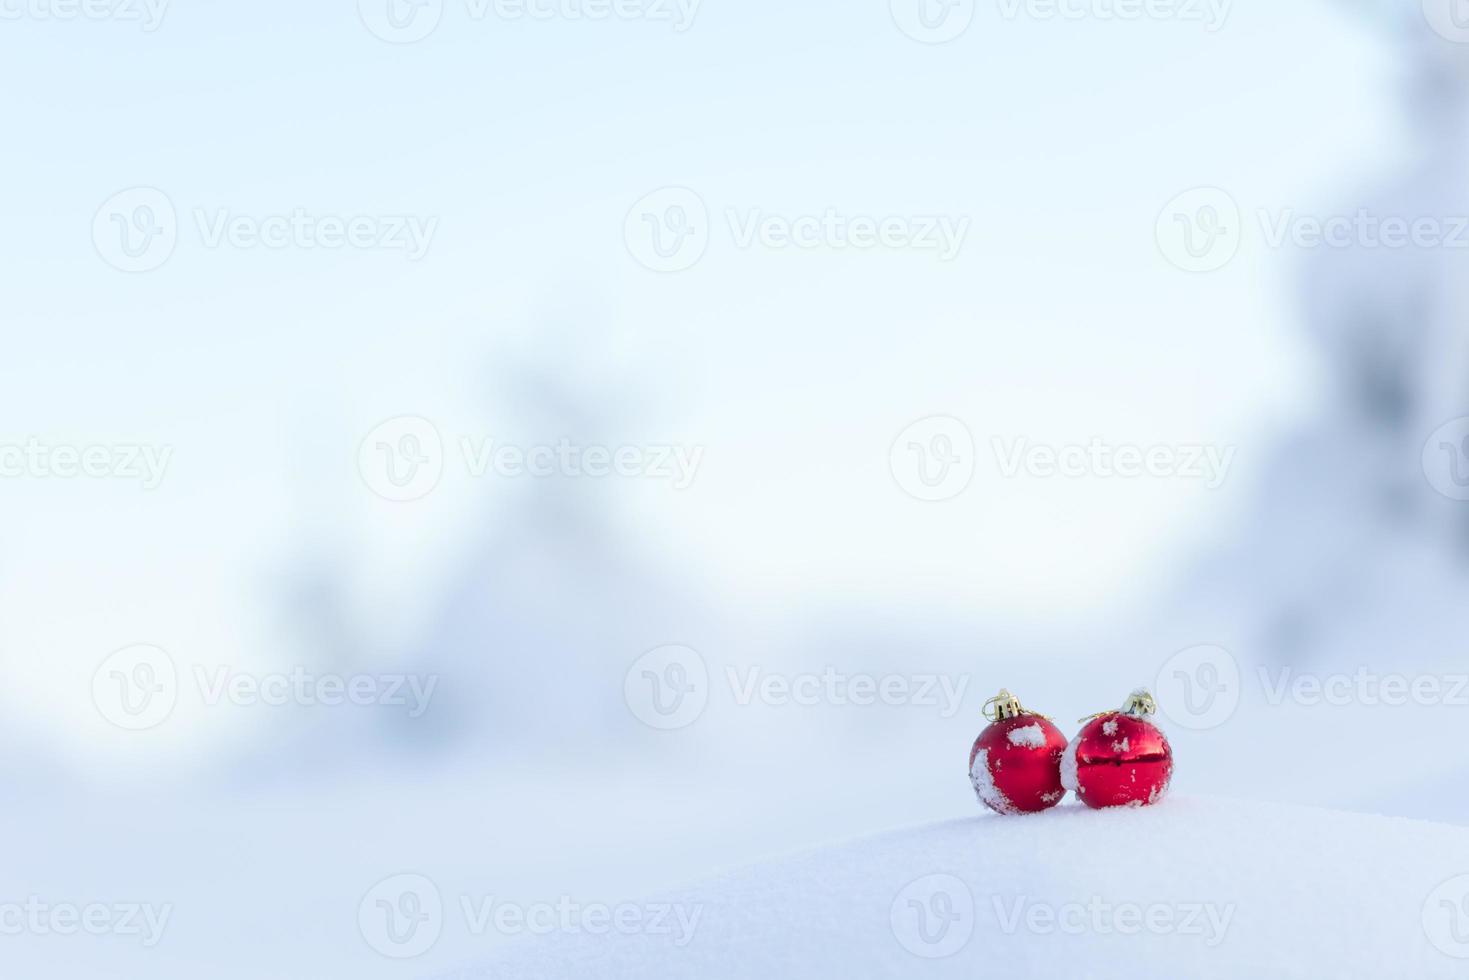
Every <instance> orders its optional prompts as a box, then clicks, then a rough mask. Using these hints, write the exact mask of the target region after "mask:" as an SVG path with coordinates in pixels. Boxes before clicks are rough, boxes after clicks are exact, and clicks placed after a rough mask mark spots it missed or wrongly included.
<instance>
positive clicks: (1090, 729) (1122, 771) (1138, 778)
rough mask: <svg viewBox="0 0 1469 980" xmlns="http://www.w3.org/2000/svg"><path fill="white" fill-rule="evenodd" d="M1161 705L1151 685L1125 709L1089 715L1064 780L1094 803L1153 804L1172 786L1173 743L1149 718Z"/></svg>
mask: <svg viewBox="0 0 1469 980" xmlns="http://www.w3.org/2000/svg"><path fill="white" fill-rule="evenodd" d="M1155 710H1156V707H1155V705H1154V702H1153V696H1152V695H1151V694H1149V693H1148V692H1147V691H1135V692H1133V694H1132V695H1131V696H1130V697H1129V698H1128V699H1127V704H1126V705H1125V706H1124V707H1123V708H1122V710H1121V711H1106V712H1103V713H1102V714H1100V715H1095V716H1093V717H1092V718H1090V719H1088V720H1087V721H1086V723H1085V724H1084V725H1083V726H1082V728H1081V731H1079V732H1077V734H1076V737H1075V738H1073V739H1072V740H1071V743H1070V744H1069V745H1067V746H1066V753H1065V757H1064V758H1063V760H1062V764H1061V772H1062V782H1063V783H1064V784H1065V786H1066V788H1067V789H1069V790H1071V791H1072V792H1073V793H1075V794H1076V796H1077V799H1079V800H1081V802H1083V803H1085V804H1086V805H1087V806H1089V807H1092V808H1093V809H1096V810H1100V809H1103V808H1105V807H1113V806H1148V805H1150V804H1153V803H1157V802H1158V801H1159V800H1161V799H1162V798H1163V795H1164V794H1165V793H1167V792H1168V783H1169V781H1170V780H1171V779H1172V778H1173V749H1172V748H1170V747H1169V745H1168V737H1167V736H1166V735H1164V734H1163V730H1162V729H1161V728H1159V727H1158V726H1157V725H1155V724H1153V723H1152V722H1151V721H1148V716H1150V715H1152V714H1153V713H1154V711H1155Z"/></svg>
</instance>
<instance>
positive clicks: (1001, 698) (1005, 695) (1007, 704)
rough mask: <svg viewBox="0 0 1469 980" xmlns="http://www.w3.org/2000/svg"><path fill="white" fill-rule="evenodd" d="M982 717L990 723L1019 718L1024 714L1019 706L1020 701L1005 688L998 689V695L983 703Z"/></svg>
mask: <svg viewBox="0 0 1469 980" xmlns="http://www.w3.org/2000/svg"><path fill="white" fill-rule="evenodd" d="M981 710H983V711H984V716H985V717H986V718H987V719H989V720H990V721H1000V720H1001V719H1004V718H1019V717H1020V716H1021V715H1023V714H1025V709H1024V708H1023V707H1021V705H1020V699H1019V698H1017V697H1016V696H1015V695H1013V694H1011V693H1010V692H1009V691H1007V690H1006V689H1005V688H1003V687H1002V688H1000V693H999V694H996V695H995V696H994V697H992V698H990V699H989V700H988V701H986V702H985V703H984V708H983V709H981Z"/></svg>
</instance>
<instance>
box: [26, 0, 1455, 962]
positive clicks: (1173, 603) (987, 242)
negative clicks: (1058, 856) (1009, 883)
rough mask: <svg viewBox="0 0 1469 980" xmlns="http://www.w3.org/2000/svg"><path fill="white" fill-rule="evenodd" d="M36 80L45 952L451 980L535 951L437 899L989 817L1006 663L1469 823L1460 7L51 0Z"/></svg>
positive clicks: (37, 686)
mask: <svg viewBox="0 0 1469 980" xmlns="http://www.w3.org/2000/svg"><path fill="white" fill-rule="evenodd" d="M0 79H3V80H4V82H5V88H6V91H7V92H8V93H9V97H8V98H7V99H6V101H5V108H4V110H3V119H4V121H5V126H4V137H3V139H0V169H3V172H4V174H5V175H6V179H5V180H4V181H3V182H0V202H3V214H4V217H5V228H6V234H4V235H3V236H0V257H3V260H4V262H3V269H4V271H3V285H4V292H3V296H4V299H3V307H0V310H3V317H0V323H3V325H4V330H5V334H6V337H7V339H8V341H9V344H8V352H9V356H7V357H6V358H5V359H4V360H3V362H0V407H3V425H0V501H3V504H4V506H3V508H0V541H3V545H0V575H3V587H0V670H3V677H4V683H3V684H0V744H3V747H4V748H3V752H0V828H3V829H4V831H5V839H6V840H7V841H9V842H10V844H11V846H10V847H8V848H6V849H5V857H4V860H3V861H0V933H3V935H0V964H4V965H5V967H6V968H5V971H4V972H5V973H6V974H7V975H12V976H39V975H46V976H56V977H141V976H147V977H150V978H171V977H196V976H200V975H206V974H207V975H209V976H211V977H217V978H226V977H261V976H271V977H301V978H308V977H309V978H316V977H329V976H332V977H335V976H342V977H354V978H366V977H414V976H421V975H425V974H432V973H433V972H435V971H436V970H439V969H444V968H447V967H451V966H453V965H455V964H458V963H461V962H465V961H470V960H473V959H475V958H477V957H480V956H483V955H485V954H486V953H487V952H489V951H491V950H493V949H494V948H496V947H497V946H498V945H500V944H503V943H506V942H512V941H515V940H516V939H517V938H518V935H519V934H520V933H524V932H526V931H534V930H526V929H520V930H517V929H515V928H513V927H511V928H496V927H493V926H492V927H489V928H474V925H475V924H474V923H473V922H467V921H466V920H465V918H464V917H458V914H457V911H456V912H452V913H451V914H449V915H448V916H447V922H446V923H445V925H444V927H443V928H442V929H439V930H435V931H434V935H433V936H432V941H431V942H429V941H425V942H423V943H422V948H413V947H411V945H410V946H404V945H403V943H402V942H401V941H400V940H401V938H402V937H401V936H397V935H394V934H392V933H391V928H390V926H383V925H382V922H383V921H384V920H382V919H381V918H380V917H378V912H379V910H380V906H379V905H378V904H377V903H378V901H379V900H380V898H381V894H386V895H388V904H389V905H390V906H392V911H393V912H395V913H396V912H401V913H402V914H403V915H404V916H406V917H407V918H405V920H404V921H410V920H411V918H412V916H413V915H414V914H415V909H414V908H413V907H411V906H403V905H401V904H400V903H399V898H400V897H401V896H402V894H403V890H402V889H398V890H397V892H395V891H394V888H393V887H392V886H391V882H393V881H395V880H400V879H397V878H395V876H399V875H403V874H412V875H421V876H423V877H424V878H425V879H427V880H429V881H431V882H433V884H434V887H435V890H436V891H437V892H438V893H439V895H440V896H441V897H442V899H443V902H444V904H445V906H446V907H448V908H451V909H457V908H458V907H459V903H460V900H461V899H463V898H466V897H469V898H471V899H472V900H473V901H475V902H478V901H480V900H482V899H487V898H490V897H493V898H494V899H495V901H500V902H512V903H519V905H520V906H521V907H528V906H532V905H535V904H536V903H552V904H555V903H557V902H562V903H563V904H564V903H567V902H570V903H579V904H581V905H585V904H587V903H597V902H604V903H615V902H617V901H620V900H624V899H628V898H632V897H636V896H640V895H645V894H649V893H653V892H656V891H657V890H659V889H664V888H669V887H673V886H676V885H679V884H681V883H685V882H687V881H690V880H694V879H697V878H700V877H703V876H706V875H708V874H710V873H712V872H715V871H718V870H721V869H724V868H728V867H733V866H737V865H739V864H742V863H744V862H746V861H749V860H752V859H754V858H757V857H761V856H766V855H770V854H773V853H780V852H784V851H788V850H791V849H795V848H800V847H804V846H808V845H812V844H818V843H823V842H827V841H831V840H836V839H843V838H847V837H850V836H853V835H858V834H865V833H869V832H872V831H877V830H882V829H886V828H890V827H895V826H902V825H906V824H910V823H914V822H918V821H923V820H931V819H940V818H945V817H952V816H963V815H966V814H970V813H973V812H974V811H975V807H976V804H975V802H974V800H973V796H972V792H971V790H970V788H969V785H968V782H967V778H966V775H965V773H964V771H963V769H964V766H963V763H964V762H965V761H966V760H967V753H968V749H969V745H970V742H971V741H972V740H973V738H974V736H975V735H976V734H977V733H978V731H979V729H980V728H981V727H983V720H982V718H981V715H980V706H981V704H982V703H983V701H984V700H985V699H986V698H987V697H989V696H990V695H992V694H994V693H995V691H996V690H997V689H998V688H999V687H1000V686H1002V685H1003V686H1007V687H1009V688H1010V689H1012V690H1014V691H1015V692H1016V693H1017V694H1019V695H1020V696H1021V697H1022V698H1023V699H1024V700H1025V701H1026V702H1027V704H1028V705H1030V706H1031V707H1033V708H1035V709H1037V710H1041V711H1044V712H1047V713H1049V714H1051V715H1053V716H1054V717H1056V718H1057V719H1058V721H1060V722H1061V723H1062V725H1063V727H1068V728H1069V727H1070V725H1071V720H1072V719H1074V718H1078V717H1080V716H1081V715H1083V714H1088V713H1091V712H1093V711H1098V710H1101V709H1104V708H1108V707H1113V706H1115V705H1117V704H1119V703H1120V701H1121V699H1122V697H1123V696H1124V695H1125V694H1126V693H1127V691H1129V690H1130V689H1131V688H1133V687H1134V686H1137V685H1139V684H1148V685H1151V686H1153V687H1154V690H1155V692H1156V693H1157V694H1158V696H1159V699H1160V702H1161V703H1162V704H1163V707H1164V717H1163V721H1164V723H1165V725H1167V726H1169V730H1170V732H1171V733H1172V735H1173V738H1174V745H1175V751H1176V753H1177V755H1178V759H1179V763H1178V775H1177V778H1176V783H1175V785H1176V786H1177V787H1178V789H1179V790H1182V791H1185V792H1191V793H1207V794H1221V795H1232V796H1239V797H1253V798H1258V799H1264V800H1279V801H1287V802H1299V803H1313V804H1321V805H1326V806H1333V807H1341V808H1346V809H1356V810H1362V811H1370V812H1384V813H1390V814H1401V815H1409V816H1422V817H1431V818H1435V819H1440V820H1446V821H1450V822H1458V823H1469V790H1466V789H1465V788H1464V787H1465V785H1466V783H1465V780H1464V776H1465V775H1466V772H1469V758H1466V754H1465V751H1464V747H1463V732H1464V731H1465V727H1464V721H1465V719H1466V717H1469V681H1466V673H1465V672H1466V670H1469V668H1466V667H1465V660H1464V656H1463V650H1462V649H1461V647H1460V645H1459V644H1460V638H1461V637H1462V636H1463V635H1464V633H1465V627H1466V626H1469V602H1466V601H1465V599H1466V596H1469V592H1466V587H1469V519H1466V518H1469V502H1466V499H1469V420H1466V419H1465V417H1466V416H1469V391H1466V380H1469V374H1466V368H1469V329H1466V328H1465V326H1464V320H1463V310H1464V309H1465V307H1466V303H1469V297H1466V296H1465V294H1464V292H1463V286H1462V283H1463V282H1465V281H1466V279H1465V276H1464V275H1463V269H1462V268H1461V265H1462V263H1464V262H1465V261H1469V253H1466V252H1465V249H1469V185H1466V184H1465V181H1464V177H1463V175H1464V173H1465V172H1466V170H1469V166H1466V165H1469V9H1460V4H1459V3H1458V0H1444V2H1442V3H1437V2H1435V0H1429V2H1427V3H1423V4H1420V3H1419V2H1418V0H1403V2H1399V3H1393V2H1389V0H1382V2H1380V3H1376V4H1368V3H1356V4H1348V3H1343V2H1328V0H1306V2H1302V3H1298V4H1297V3H1292V4H1261V3H1251V4H1245V3H1231V2H1229V0H1214V2H1202V0H1177V2H1168V0H1159V2H1156V3H1151V4H1147V5H1142V4H1129V3H1127V2H1125V0H1071V2H1065V3H1062V4H1060V5H1059V7H1058V6H1054V5H1051V4H1046V3H1041V2H1039V0H993V2H991V0H984V2H978V3H976V2H973V0H955V2H951V3H947V4H946V3H943V2H940V0H923V2H919V0H912V2H908V0H891V2H888V0H870V2H866V3H861V4H852V3H850V2H839V0H812V2H808V3H803V4H795V5H792V4H784V3H775V2H771V0H745V2H741V3H738V4H733V3H729V2H726V0H703V2H701V3H695V2H693V0H616V2H612V0H607V2H600V3H599V2H598V0H525V2H523V3H522V2H515V0H498V2H497V0H483V2H482V0H424V2H419V3H410V2H407V0H361V2H360V3H356V4H354V3H353V2H352V0H334V2H332V3H326V4H290V3H284V2H280V0H263V2H260V3H256V4H251V5H244V4H224V3H202V2H199V0H172V2H166V0H147V2H145V0H95V2H81V3H78V2H69V0H0ZM384 881H387V882H389V885H388V886H387V887H386V890H385V891H384V890H383V889H381V888H379V883H380V882H384ZM380 892H381V894H379V893H380ZM409 897H411V896H409ZM140 903H142V904H145V905H146V906H147V907H148V908H149V909H151V910H152V911H154V912H155V914H156V913H160V912H161V910H164V909H167V923H166V928H159V929H155V930H154V931H153V933H152V934H150V933H149V932H148V931H147V930H146V929H145V930H143V931H142V932H141V934H140V933H139V931H138V930H132V929H129V928H126V927H125V926H124V924H123V923H122V922H121V920H122V919H123V918H125V917H126V915H125V910H124V909H123V908H122V907H123V906H127V905H138V904H140ZM38 904H41V905H45V906H46V907H47V908H48V909H50V911H49V912H41V911H37V910H36V908H35V906H37V905H38ZM27 905H29V906H30V907H31V911H29V912H27V911H25V910H24V909H21V913H17V914H14V915H9V914H7V912H6V910H8V909H11V908H20V907H22V906H27ZM58 907H60V908H67V907H69V908H73V909H75V910H78V913H79V914H86V913H85V910H86V909H88V908H93V909H96V908H101V909H102V910H103V911H99V912H95V913H94V915H95V917H96V921H95V925H96V928H95V929H91V928H80V929H79V928H77V927H75V923H73V928H72V930H71V931H72V932H74V933H76V934H75V935H65V934H58V933H64V932H66V929H65V927H64V922H65V916H64V915H63V916H62V923H63V924H62V925H60V926H58V918H57V915H56V914H55V910H56V908H58ZM22 913H23V914H22ZM32 913H34V914H32ZM140 921H141V920H140ZM17 923H20V925H18V926H17ZM480 925H483V923H480ZM385 929H386V930H387V931H384V930H385ZM93 932H95V933H96V934H95V935H93V934H91V933H93ZM150 940H156V941H150ZM405 953H412V954H414V955H412V956H411V957H409V956H406V955H402V954H405Z"/></svg>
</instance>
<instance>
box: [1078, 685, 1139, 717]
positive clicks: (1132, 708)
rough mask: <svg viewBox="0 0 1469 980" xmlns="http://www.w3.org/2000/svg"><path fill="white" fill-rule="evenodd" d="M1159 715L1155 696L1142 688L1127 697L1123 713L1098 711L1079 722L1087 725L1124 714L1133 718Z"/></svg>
mask: <svg viewBox="0 0 1469 980" xmlns="http://www.w3.org/2000/svg"><path fill="white" fill-rule="evenodd" d="M1157 713H1158V702H1157V701H1156V700H1155V699H1154V698H1153V695H1152V694H1151V693H1150V692H1149V691H1148V689H1147V688H1145V687H1140V688H1138V689H1137V690H1136V691H1133V692H1132V693H1131V694H1129V695H1128V696H1127V701H1126V703H1124V704H1123V705H1122V710H1121V711H1098V712H1097V713H1096V714H1094V715H1087V716H1086V717H1085V718H1078V719H1077V722H1078V724H1082V725H1085V724H1086V723H1087V722H1089V721H1091V720H1092V719H1093V718H1100V717H1102V716H1103V715H1116V714H1123V715H1128V716H1129V717H1132V718H1147V717H1148V716H1150V715H1156V714H1157Z"/></svg>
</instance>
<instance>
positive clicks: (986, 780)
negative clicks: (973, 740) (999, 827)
mask: <svg viewBox="0 0 1469 980" xmlns="http://www.w3.org/2000/svg"><path fill="white" fill-rule="evenodd" d="M969 782H970V784H971V785H973V786H974V792H975V794H976V795H977V796H978V797H979V798H980V799H981V800H983V801H984V802H986V803H988V804H989V805H990V806H992V807H994V808H995V809H997V810H999V811H1000V812H1001V813H1013V812H1014V810H1015V807H1014V805H1013V804H1012V803H1011V802H1010V799H1009V797H1007V796H1005V794H1004V793H1001V792H1000V788H999V787H998V786H996V785H995V780H994V777H993V776H992V775H990V766H989V752H988V751H986V750H985V749H980V750H979V751H978V752H976V753H974V762H973V763H971V764H970V766H969Z"/></svg>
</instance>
